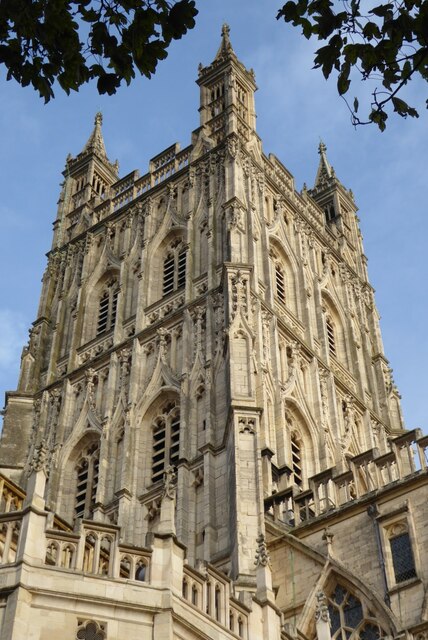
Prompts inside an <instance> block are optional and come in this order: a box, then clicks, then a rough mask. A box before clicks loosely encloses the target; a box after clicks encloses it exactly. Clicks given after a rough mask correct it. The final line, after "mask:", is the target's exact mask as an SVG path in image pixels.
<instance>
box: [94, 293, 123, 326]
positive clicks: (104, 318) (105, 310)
mask: <svg viewBox="0 0 428 640" xmlns="http://www.w3.org/2000/svg"><path fill="white" fill-rule="evenodd" d="M118 296H119V286H118V284H117V282H116V281H115V280H113V281H112V282H110V283H109V284H108V285H107V287H106V288H105V289H104V291H103V293H102V295H101V297H100V301H99V305H98V323H97V335H101V334H102V333H106V332H107V331H111V330H112V329H114V326H115V324H116V317H117V299H118Z"/></svg>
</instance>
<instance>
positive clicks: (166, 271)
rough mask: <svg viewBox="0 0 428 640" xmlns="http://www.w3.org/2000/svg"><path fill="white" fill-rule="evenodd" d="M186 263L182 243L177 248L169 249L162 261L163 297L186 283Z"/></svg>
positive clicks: (185, 252)
mask: <svg viewBox="0 0 428 640" xmlns="http://www.w3.org/2000/svg"><path fill="white" fill-rule="evenodd" d="M186 262H187V251H186V247H184V246H183V244H182V243H180V244H179V245H178V246H175V247H170V249H169V251H168V253H167V255H166V257H165V259H164V261H163V285H162V293H163V295H164V296H166V295H168V294H169V293H172V291H175V290H176V289H179V288H180V287H183V286H184V284H185V282H186Z"/></svg>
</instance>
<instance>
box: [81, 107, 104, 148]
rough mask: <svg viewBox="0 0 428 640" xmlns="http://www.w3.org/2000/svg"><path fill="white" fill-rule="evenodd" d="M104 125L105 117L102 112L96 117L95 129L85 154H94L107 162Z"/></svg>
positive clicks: (86, 146) (86, 145)
mask: <svg viewBox="0 0 428 640" xmlns="http://www.w3.org/2000/svg"><path fill="white" fill-rule="evenodd" d="M102 123H103V115H102V113H101V112H100V111H98V113H97V114H96V115H95V120H94V129H93V131H92V133H91V135H90V136H89V139H88V142H87V143H86V144H85V146H84V148H83V152H92V153H95V154H96V155H98V156H99V157H100V158H102V159H103V160H107V153H106V148H105V145H104V139H103V134H102V131H101V125H102Z"/></svg>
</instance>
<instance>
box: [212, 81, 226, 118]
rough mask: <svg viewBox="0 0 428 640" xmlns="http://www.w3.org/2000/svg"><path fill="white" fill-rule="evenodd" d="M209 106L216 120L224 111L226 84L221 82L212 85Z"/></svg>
mask: <svg viewBox="0 0 428 640" xmlns="http://www.w3.org/2000/svg"><path fill="white" fill-rule="evenodd" d="M209 105H210V111H211V117H212V118H215V116H218V115H219V113H221V112H222V111H223V110H224V106H225V102H224V83H223V82H220V83H217V84H215V85H212V86H211V88H210V89H209Z"/></svg>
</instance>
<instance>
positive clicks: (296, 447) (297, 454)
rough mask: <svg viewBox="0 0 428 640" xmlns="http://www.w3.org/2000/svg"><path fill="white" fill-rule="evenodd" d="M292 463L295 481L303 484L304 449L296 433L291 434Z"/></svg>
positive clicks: (299, 484)
mask: <svg viewBox="0 0 428 640" xmlns="http://www.w3.org/2000/svg"><path fill="white" fill-rule="evenodd" d="M291 465H292V469H293V477H294V483H295V484H297V485H298V486H301V485H302V482H303V476H302V451H301V448H300V444H299V441H298V439H297V437H296V436H295V435H292V436H291Z"/></svg>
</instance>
